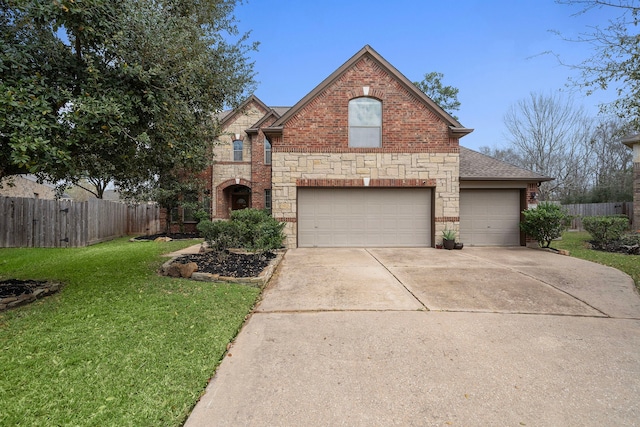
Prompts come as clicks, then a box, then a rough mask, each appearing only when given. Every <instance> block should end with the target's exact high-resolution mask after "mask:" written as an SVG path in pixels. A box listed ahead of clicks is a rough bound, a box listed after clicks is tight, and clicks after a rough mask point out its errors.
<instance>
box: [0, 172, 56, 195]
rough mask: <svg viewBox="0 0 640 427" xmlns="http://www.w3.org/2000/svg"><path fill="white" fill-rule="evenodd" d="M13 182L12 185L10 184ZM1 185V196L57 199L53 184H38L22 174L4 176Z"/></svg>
mask: <svg viewBox="0 0 640 427" xmlns="http://www.w3.org/2000/svg"><path fill="white" fill-rule="evenodd" d="M9 183H12V185H9ZM0 185H1V186H2V188H0V196H5V197H27V198H32V197H37V198H40V199H55V197H56V190H55V188H53V186H47V185H43V184H38V183H37V182H36V181H35V180H31V179H28V178H25V177H23V176H21V175H15V176H13V177H7V178H4V179H3V180H2V181H1V182H0Z"/></svg>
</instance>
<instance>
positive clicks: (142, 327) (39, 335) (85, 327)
mask: <svg viewBox="0 0 640 427" xmlns="http://www.w3.org/2000/svg"><path fill="white" fill-rule="evenodd" d="M189 244H193V242H169V243H156V242H144V243H130V242H128V241H127V240H125V239H119V240H116V241H113V242H108V243H103V244H99V245H95V246H91V247H88V248H80V249H0V280H3V279H7V278H19V279H47V280H52V281H61V282H63V283H64V284H65V285H64V288H63V290H62V291H61V292H59V293H57V294H55V295H54V296H50V297H47V298H44V299H42V300H38V301H37V302H35V303H33V304H30V305H28V306H23V307H20V308H17V309H14V310H10V311H6V312H3V313H0V369H1V371H2V374H1V375H0V426H44V425H47V426H58V425H60V426H136V427H138V426H180V425H182V424H183V423H184V421H185V419H186V417H187V416H188V414H189V412H190V411H191V409H192V408H193V405H195V403H196V401H197V399H198V398H199V396H200V395H201V394H202V392H203V390H204V388H205V387H206V384H207V381H208V379H209V378H210V377H211V376H212V375H213V372H214V370H215V368H216V366H217V364H218V363H219V361H220V359H221V357H222V355H223V354H224V351H225V349H226V346H227V344H228V343H229V342H230V340H232V339H233V337H234V336H235V335H236V334H237V332H238V330H239V328H240V327H241V325H242V323H243V321H244V318H245V316H246V315H247V313H248V312H249V311H250V309H251V307H252V306H253V305H254V303H255V301H256V299H257V297H258V294H259V290H257V289H255V288H251V287H245V286H241V285H235V284H212V283H205V282H195V281H190V280H185V279H171V278H167V277H160V276H158V275H157V274H156V271H157V270H158V268H159V267H160V265H161V264H162V262H164V261H165V260H166V258H163V257H161V256H160V254H161V253H167V252H170V251H173V250H177V249H180V248H182V247H186V246H188V245H189Z"/></svg>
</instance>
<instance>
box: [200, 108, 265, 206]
mask: <svg viewBox="0 0 640 427" xmlns="http://www.w3.org/2000/svg"><path fill="white" fill-rule="evenodd" d="M265 113H266V111H263V109H262V108H258V107H257V106H256V105H249V106H247V108H245V109H244V110H243V111H238V112H236V113H234V116H233V117H232V118H231V119H230V120H229V121H228V123H226V125H225V127H224V129H223V130H222V135H221V136H220V137H219V138H218V140H217V143H216V145H215V147H214V149H213V161H214V164H213V166H212V173H211V177H212V182H211V198H212V204H213V206H212V209H211V216H212V217H213V218H228V216H229V212H228V206H226V203H225V200H224V198H223V189H221V188H218V186H220V185H221V184H225V183H226V182H227V181H229V180H230V179H240V180H242V183H243V185H247V184H249V185H250V183H251V178H252V177H251V159H252V154H253V153H252V149H251V138H250V137H249V135H247V134H246V133H245V130H246V129H249V128H251V126H253V125H254V124H255V123H256V122H257V121H258V120H260V119H261V118H262V117H263V116H264V114H265ZM235 134H240V136H241V139H242V140H243V142H244V144H243V147H242V149H243V153H242V161H241V162H235V161H233V140H234V139H235ZM225 185H226V184H225ZM258 197H260V196H259V195H258ZM252 201H253V195H252Z"/></svg>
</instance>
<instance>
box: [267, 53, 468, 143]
mask: <svg viewBox="0 0 640 427" xmlns="http://www.w3.org/2000/svg"><path fill="white" fill-rule="evenodd" d="M365 56H369V57H371V58H372V59H373V60H374V61H376V63H377V64H378V65H379V66H380V67H381V68H382V69H383V70H385V71H386V72H388V73H389V74H390V75H392V76H393V77H394V78H395V79H397V81H398V82H399V83H400V84H401V85H402V86H404V88H405V89H407V90H408V91H409V92H411V93H412V94H413V95H414V96H415V97H416V98H418V99H419V100H421V101H422V102H423V103H424V104H426V105H427V106H428V108H429V109H430V110H431V111H433V112H434V113H435V114H437V115H438V116H439V117H440V118H442V120H443V121H444V122H445V123H447V124H448V125H449V129H450V130H451V132H452V133H453V134H454V135H455V136H456V137H458V138H461V137H463V136H464V135H466V134H468V133H471V132H472V131H473V129H467V128H465V127H463V126H462V125H461V124H460V123H459V122H458V121H457V120H456V119H455V118H453V117H452V116H451V115H450V114H449V113H447V112H446V111H444V110H443V109H442V108H441V107H440V106H438V105H437V104H436V103H435V102H433V100H432V99H431V98H429V97H428V96H427V95H425V94H424V92H422V91H421V90H420V89H418V88H417V87H416V86H415V85H414V84H413V83H412V82H411V81H410V80H409V79H407V78H406V77H405V76H404V75H403V74H402V73H400V72H399V71H398V70H397V69H396V68H395V67H394V66H393V65H391V64H390V63H389V62H388V61H387V60H386V59H384V58H383V57H382V56H380V54H378V52H376V51H375V50H373V48H372V47H371V46H369V45H366V46H364V47H363V48H362V49H360V51H359V52H358V53H356V54H355V55H354V56H352V57H351V59H349V60H348V61H347V62H345V63H344V64H342V66H341V67H340V68H338V69H337V70H336V71H334V72H333V73H332V74H331V75H330V76H329V77H327V78H326V79H324V80H323V81H322V83H320V84H319V85H318V86H316V88H315V89H313V90H312V91H311V92H309V93H308V94H307V95H306V96H305V97H304V98H302V99H301V100H300V101H298V103H297V104H296V105H294V106H293V107H291V109H290V110H289V111H287V112H286V113H285V114H284V115H283V116H282V117H280V119H278V120H277V121H276V122H275V123H274V124H273V126H272V127H273V128H278V127H281V126H283V125H284V124H285V123H286V122H287V120H289V119H290V118H291V117H293V116H294V115H295V114H296V113H298V112H299V111H300V110H301V109H302V108H304V106H305V105H307V104H308V103H309V102H311V101H312V100H313V99H314V98H315V97H316V96H317V95H318V94H320V93H322V91H324V90H325V89H326V88H327V87H329V86H330V85H331V84H332V83H334V82H335V81H336V80H337V79H339V78H340V76H342V75H343V74H344V73H345V72H346V71H347V70H349V69H350V68H351V67H353V66H354V65H355V64H356V63H357V62H358V61H360V60H361V59H362V58H363V57H365Z"/></svg>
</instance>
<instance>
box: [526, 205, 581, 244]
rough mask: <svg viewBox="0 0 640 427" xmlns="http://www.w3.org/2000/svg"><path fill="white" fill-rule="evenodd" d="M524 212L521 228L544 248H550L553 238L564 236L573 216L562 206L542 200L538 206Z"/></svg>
mask: <svg viewBox="0 0 640 427" xmlns="http://www.w3.org/2000/svg"><path fill="white" fill-rule="evenodd" d="M522 214H523V215H524V221H522V222H521V223H520V229H521V230H522V231H524V232H525V233H527V234H528V235H529V236H531V237H533V238H534V239H536V241H537V242H538V245H540V247H543V248H548V247H549V246H550V245H551V241H552V240H553V239H557V238H558V237H560V236H562V232H563V231H565V230H566V229H567V227H569V224H570V222H571V216H570V215H568V214H567V213H566V211H564V210H563V209H562V207H561V206H559V205H556V204H553V203H548V202H542V203H540V204H539V205H538V207H537V208H533V209H527V210H525V211H523V212H522Z"/></svg>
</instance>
